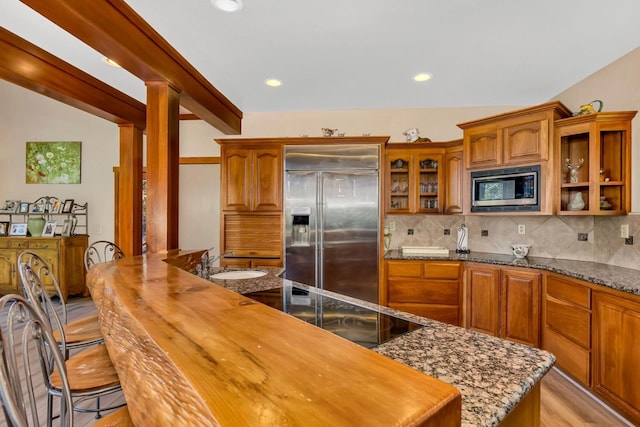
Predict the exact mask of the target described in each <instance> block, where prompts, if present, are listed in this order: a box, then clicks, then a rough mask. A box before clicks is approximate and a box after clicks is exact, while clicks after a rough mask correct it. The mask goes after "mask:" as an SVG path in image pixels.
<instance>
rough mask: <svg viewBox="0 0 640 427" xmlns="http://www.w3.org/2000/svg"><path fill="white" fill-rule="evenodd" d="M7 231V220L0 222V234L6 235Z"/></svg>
mask: <svg viewBox="0 0 640 427" xmlns="http://www.w3.org/2000/svg"><path fill="white" fill-rule="evenodd" d="M8 233H9V222H8V221H2V222H0V236H6V235H7V234H8Z"/></svg>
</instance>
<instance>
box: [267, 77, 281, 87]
mask: <svg viewBox="0 0 640 427" xmlns="http://www.w3.org/2000/svg"><path fill="white" fill-rule="evenodd" d="M264 84H266V85H267V86H271V87H278V86H282V82H281V81H280V80H278V79H267V80H265V81H264Z"/></svg>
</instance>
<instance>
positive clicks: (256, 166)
mask: <svg viewBox="0 0 640 427" xmlns="http://www.w3.org/2000/svg"><path fill="white" fill-rule="evenodd" d="M220 153H221V158H222V160H221V165H222V169H221V177H222V178H221V185H220V189H221V191H222V210H224V211H250V212H253V211H256V212H257V211H278V212H279V211H281V210H282V168H283V166H282V146H281V145H260V146H252V145H250V144H248V143H245V145H243V146H233V145H230V146H227V145H223V146H222V147H221V150H220Z"/></svg>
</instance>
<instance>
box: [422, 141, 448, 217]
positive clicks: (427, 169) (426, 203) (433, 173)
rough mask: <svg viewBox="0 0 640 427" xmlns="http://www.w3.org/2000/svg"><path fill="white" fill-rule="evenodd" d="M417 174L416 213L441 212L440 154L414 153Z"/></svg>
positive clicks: (441, 164)
mask: <svg viewBox="0 0 640 427" xmlns="http://www.w3.org/2000/svg"><path fill="white" fill-rule="evenodd" d="M416 157H417V159H416V163H417V168H418V173H417V177H418V178H417V181H418V182H417V186H418V191H417V193H418V195H417V206H416V211H417V212H425V213H427V212H431V213H440V212H442V201H441V199H440V197H438V196H439V194H440V187H441V184H442V173H441V171H442V170H443V169H442V166H443V163H442V154H435V153H428V152H427V153H423V152H418V153H416Z"/></svg>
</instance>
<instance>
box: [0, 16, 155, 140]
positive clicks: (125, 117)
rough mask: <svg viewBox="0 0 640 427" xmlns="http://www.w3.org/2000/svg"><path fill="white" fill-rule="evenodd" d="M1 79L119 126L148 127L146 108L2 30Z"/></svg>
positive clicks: (0, 46)
mask: <svg viewBox="0 0 640 427" xmlns="http://www.w3.org/2000/svg"><path fill="white" fill-rule="evenodd" d="M0 78H2V79H3V80H7V81H9V82H11V83H14V84H16V85H18V86H22V87H24V88H26V89H30V90H33V91H35V92H38V93H40V94H42V95H46V96H48V97H49V98H53V99H55V100H57V101H60V102H63V103H65V104H67V105H70V106H72V107H76V108H78V109H80V110H82V111H85V112H87V113H90V114H93V115H96V116H98V117H102V118H103V119H106V120H109V121H111V122H114V123H118V124H133V125H134V126H136V127H137V128H138V129H144V128H145V126H146V123H145V122H146V106H145V105H144V104H143V103H141V102H140V101H138V100H136V99H134V98H131V97H130V96H128V95H126V94H124V93H122V92H120V91H118V90H117V89H114V88H113V87H111V86H109V85H107V84H105V83H103V82H102V81H100V80H98V79H96V78H94V77H92V76H90V75H89V74H87V73H85V72H84V71H82V70H79V69H77V68H76V67H74V66H73V65H71V64H68V63H66V62H64V61H63V60H61V59H59V58H57V57H56V56H53V55H51V54H50V53H48V52H46V51H44V50H42V49H41V48H39V47H37V46H35V45H33V44H31V43H30V42H28V41H26V40H24V39H22V38H20V37H19V36H17V35H15V34H13V33H12V32H10V31H8V30H6V29H5V28H3V27H0Z"/></svg>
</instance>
